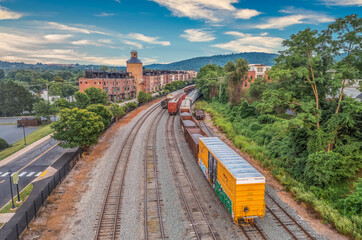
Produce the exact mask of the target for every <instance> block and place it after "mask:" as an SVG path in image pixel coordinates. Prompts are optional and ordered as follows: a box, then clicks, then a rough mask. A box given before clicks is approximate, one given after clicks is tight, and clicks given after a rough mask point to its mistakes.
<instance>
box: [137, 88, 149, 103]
mask: <svg viewBox="0 0 362 240" xmlns="http://www.w3.org/2000/svg"><path fill="white" fill-rule="evenodd" d="M137 101H138V102H139V103H140V104H143V103H145V102H147V94H146V93H145V92H144V91H140V92H139V93H138V96H137Z"/></svg>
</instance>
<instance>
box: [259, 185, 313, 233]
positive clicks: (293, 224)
mask: <svg viewBox="0 0 362 240" xmlns="http://www.w3.org/2000/svg"><path fill="white" fill-rule="evenodd" d="M265 206H266V209H267V210H268V211H269V212H270V213H271V214H272V215H273V217H274V218H275V219H276V220H277V221H278V223H279V224H280V225H281V226H282V227H283V228H284V229H285V230H286V231H287V232H288V233H289V234H290V236H291V237H292V238H293V239H295V240H297V239H298V240H299V239H315V238H314V237H313V236H312V235H310V234H309V233H308V232H307V230H305V229H304V228H303V227H302V226H301V225H300V224H299V223H298V222H297V221H296V220H295V219H294V218H293V217H292V216H290V215H289V213H288V212H287V211H285V209H284V208H283V207H282V206H280V205H279V203H277V202H276V201H275V199H274V198H273V197H272V196H270V195H269V194H268V193H267V192H265Z"/></svg>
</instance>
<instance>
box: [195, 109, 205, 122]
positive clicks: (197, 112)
mask: <svg viewBox="0 0 362 240" xmlns="http://www.w3.org/2000/svg"><path fill="white" fill-rule="evenodd" d="M195 117H196V119H197V120H203V119H204V118H205V113H204V110H202V109H196V110H195Z"/></svg>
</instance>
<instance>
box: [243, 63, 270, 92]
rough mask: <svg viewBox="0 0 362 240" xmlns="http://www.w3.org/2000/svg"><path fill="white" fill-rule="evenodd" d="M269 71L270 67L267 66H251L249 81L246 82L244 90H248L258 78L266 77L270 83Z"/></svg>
mask: <svg viewBox="0 0 362 240" xmlns="http://www.w3.org/2000/svg"><path fill="white" fill-rule="evenodd" d="M269 70H270V67H269V66H266V65H260V64H249V71H248V81H244V84H243V89H248V88H249V87H250V84H251V83H253V82H254V81H255V79H256V78H263V77H264V78H265V79H266V80H267V81H270V76H269V75H268V72H269Z"/></svg>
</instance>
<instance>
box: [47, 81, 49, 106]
mask: <svg viewBox="0 0 362 240" xmlns="http://www.w3.org/2000/svg"><path fill="white" fill-rule="evenodd" d="M47 101H48V102H49V83H47Z"/></svg>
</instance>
